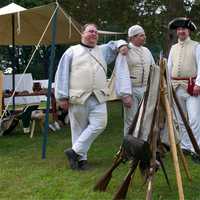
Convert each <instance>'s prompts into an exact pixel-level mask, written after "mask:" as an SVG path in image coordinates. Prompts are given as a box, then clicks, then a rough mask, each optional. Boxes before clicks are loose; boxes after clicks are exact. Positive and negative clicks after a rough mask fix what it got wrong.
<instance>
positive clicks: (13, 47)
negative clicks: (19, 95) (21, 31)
mask: <svg viewBox="0 0 200 200" xmlns="http://www.w3.org/2000/svg"><path fill="white" fill-rule="evenodd" d="M15 67H16V62H15V15H14V14H12V92H14V91H15ZM12 107H13V110H14V111H15V95H14V96H13V97H12Z"/></svg>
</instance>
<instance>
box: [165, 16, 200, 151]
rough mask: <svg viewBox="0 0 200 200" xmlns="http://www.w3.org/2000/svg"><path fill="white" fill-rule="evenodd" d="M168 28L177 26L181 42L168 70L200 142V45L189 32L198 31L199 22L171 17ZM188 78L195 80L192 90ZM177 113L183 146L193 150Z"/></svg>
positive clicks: (173, 50) (185, 149)
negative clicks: (196, 23)
mask: <svg viewBox="0 0 200 200" xmlns="http://www.w3.org/2000/svg"><path fill="white" fill-rule="evenodd" d="M169 28H170V29H175V30H176V33H177V36H178V43H176V44H175V45H173V46H172V47H171V50H170V53H169V57H168V69H169V74H170V77H171V80H172V84H173V86H174V88H175V90H176V95H177V97H178V100H179V102H180V104H181V107H182V109H183V111H184V113H186V114H187V115H188V119H189V124H190V127H191V128H192V130H193V133H194V135H195V138H196V140H197V143H198V145H200V117H199V114H200V45H199V43H198V42H196V41H193V40H191V38H190V32H191V31H195V30H196V26H195V24H194V23H193V22H192V21H191V20H190V19H188V18H185V17H180V18H176V19H174V20H172V21H171V22H170V23H169ZM189 79H190V80H193V81H194V88H193V91H192V90H190V91H189V93H190V94H189V93H188V90H187V88H188V80H189ZM177 116H178V123H179V129H180V130H179V131H180V136H181V148H182V149H183V150H184V151H191V152H194V148H193V146H192V144H191V142H190V139H189V137H188V134H187V132H186V129H185V127H184V124H183V122H182V120H181V117H180V115H179V114H177Z"/></svg>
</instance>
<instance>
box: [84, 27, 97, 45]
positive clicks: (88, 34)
mask: <svg viewBox="0 0 200 200" xmlns="http://www.w3.org/2000/svg"><path fill="white" fill-rule="evenodd" d="M97 40H98V32H97V28H96V27H95V26H94V25H88V26H87V27H86V29H85V30H84V31H83V33H82V42H83V43H85V44H88V45H96V44H97Z"/></svg>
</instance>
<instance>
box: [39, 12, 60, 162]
mask: <svg viewBox="0 0 200 200" xmlns="http://www.w3.org/2000/svg"><path fill="white" fill-rule="evenodd" d="M56 19H57V10H56V12H55V15H54V16H53V19H52V22H51V26H52V43H51V57H50V67H49V72H48V74H49V81H48V91H47V103H46V114H45V126H44V134H43V144H42V159H45V158H46V145H47V137H48V130H49V109H50V97H51V85H52V78H53V67H54V58H55V42H56V25H57V23H56Z"/></svg>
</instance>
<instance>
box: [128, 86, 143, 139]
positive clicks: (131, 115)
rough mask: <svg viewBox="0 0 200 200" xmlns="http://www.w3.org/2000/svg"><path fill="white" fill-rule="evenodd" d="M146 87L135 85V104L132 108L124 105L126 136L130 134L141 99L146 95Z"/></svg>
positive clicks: (133, 89)
mask: <svg viewBox="0 0 200 200" xmlns="http://www.w3.org/2000/svg"><path fill="white" fill-rule="evenodd" d="M145 90H146V87H133V88H132V92H133V93H132V97H133V105H132V106H131V108H126V107H125V106H124V136H126V135H127V134H128V130H129V127H130V126H131V124H132V122H133V119H134V117H135V114H136V112H137V110H138V108H139V104H140V101H141V100H142V98H143V96H144V92H145Z"/></svg>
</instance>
